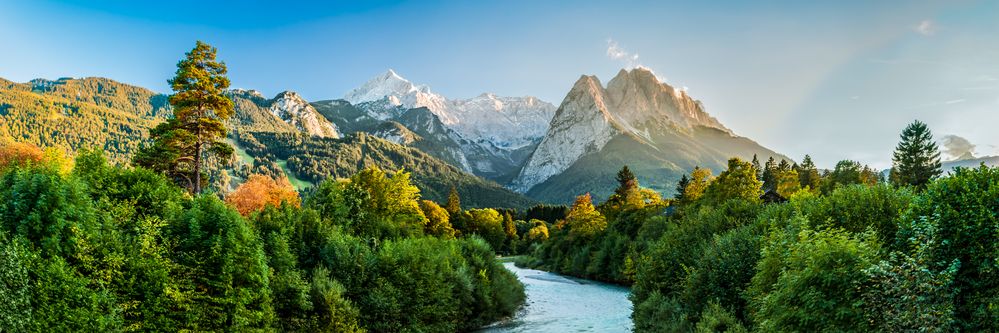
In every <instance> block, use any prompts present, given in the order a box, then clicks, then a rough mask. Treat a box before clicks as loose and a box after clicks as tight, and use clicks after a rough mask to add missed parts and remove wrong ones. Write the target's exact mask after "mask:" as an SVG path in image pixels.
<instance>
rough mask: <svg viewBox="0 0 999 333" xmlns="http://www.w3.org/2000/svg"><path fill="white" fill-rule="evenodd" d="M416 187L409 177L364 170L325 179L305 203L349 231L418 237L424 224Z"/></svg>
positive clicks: (384, 236) (376, 170)
mask: <svg viewBox="0 0 999 333" xmlns="http://www.w3.org/2000/svg"><path fill="white" fill-rule="evenodd" d="M419 198H420V195H419V188H417V187H416V186H413V185H412V184H411V183H410V181H409V174H408V173H406V172H402V171H400V172H397V173H395V174H394V175H391V176H389V175H387V174H386V173H385V172H383V171H381V170H380V169H378V168H370V169H366V170H364V171H362V172H360V173H358V174H356V175H354V176H352V177H351V178H350V179H349V180H332V179H330V180H327V181H325V182H323V183H322V184H320V185H319V186H318V187H317V188H316V189H315V190H314V191H313V194H312V195H311V196H310V197H309V198H307V200H306V202H305V204H306V206H309V207H311V208H313V209H315V210H317V211H318V212H319V213H320V214H321V215H322V216H325V217H327V218H328V219H329V220H331V221H332V222H333V223H334V224H336V225H339V226H341V227H343V228H345V229H346V230H348V231H349V232H351V233H353V234H356V235H359V236H362V237H374V238H377V239H386V238H399V237H409V236H415V235H422V234H423V229H424V228H425V226H426V225H427V218H426V217H425V216H424V215H423V211H422V210H421V209H420V204H419V201H418V200H419Z"/></svg>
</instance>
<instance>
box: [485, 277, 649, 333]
mask: <svg viewBox="0 0 999 333" xmlns="http://www.w3.org/2000/svg"><path fill="white" fill-rule="evenodd" d="M504 265H505V266H506V268H507V269H509V270H510V271H512V272H514V273H516V274H517V277H518V278H520V281H521V282H523V283H524V287H525V289H526V290H525V291H526V292H527V304H526V305H525V307H524V308H523V309H522V310H521V311H520V312H519V313H518V314H517V315H516V316H515V317H514V318H511V319H510V320H507V321H504V322H500V323H497V324H494V325H492V326H490V327H487V328H485V329H482V330H480V331H479V332H546V333H547V332H630V331H631V318H630V317H629V316H631V302H629V301H628V292H629V290H628V288H625V287H621V286H615V285H610V284H605V283H599V282H594V281H588V280H579V279H569V278H566V277H563V276H561V275H558V274H552V273H548V272H544V271H539V270H533V269H523V268H517V267H516V266H514V265H513V263H505V264H504Z"/></svg>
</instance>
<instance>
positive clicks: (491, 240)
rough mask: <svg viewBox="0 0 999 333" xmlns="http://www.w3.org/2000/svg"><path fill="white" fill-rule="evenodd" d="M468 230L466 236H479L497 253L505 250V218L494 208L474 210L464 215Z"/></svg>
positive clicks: (465, 232) (465, 231) (463, 218)
mask: <svg viewBox="0 0 999 333" xmlns="http://www.w3.org/2000/svg"><path fill="white" fill-rule="evenodd" d="M462 215H463V216H462V220H463V221H464V225H465V227H466V229H465V230H464V231H462V233H463V234H465V235H479V237H482V239H483V240H485V241H486V243H488V244H489V246H491V247H492V249H493V250H495V251H500V250H502V249H503V243H504V241H505V240H506V232H505V231H504V230H503V216H500V214H499V212H497V211H496V210H495V209H492V208H481V209H472V210H468V211H466V212H464V213H463V214H462Z"/></svg>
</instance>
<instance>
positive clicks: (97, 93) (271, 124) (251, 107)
mask: <svg viewBox="0 0 999 333" xmlns="http://www.w3.org/2000/svg"><path fill="white" fill-rule="evenodd" d="M229 96H230V97H231V98H232V99H233V101H234V102H235V106H236V114H235V116H234V117H233V118H232V119H230V128H231V129H232V130H231V131H230V139H231V140H230V142H232V143H235V144H236V145H235V146H236V148H237V150H236V151H237V155H238V156H239V157H240V158H237V159H235V162H231V163H228V164H225V168H223V169H222V170H223V171H222V172H220V173H218V174H213V175H211V176H212V178H213V183H214V184H217V185H216V186H218V187H219V188H220V189H221V190H223V191H225V190H228V189H232V188H235V186H236V185H238V184H239V183H241V182H242V180H243V179H244V178H245V177H246V176H247V175H249V174H250V173H254V172H255V173H260V172H264V173H284V174H286V175H287V176H288V177H289V178H290V179H291V180H292V182H293V184H295V185H296V186H298V187H300V188H304V187H309V186H311V185H313V184H316V183H318V182H320V181H322V180H323V179H325V178H327V177H342V176H344V175H350V174H353V173H354V172H356V171H358V170H360V169H363V168H364V167H365V166H371V165H376V166H379V167H381V168H383V169H386V170H399V169H406V170H408V171H411V172H413V178H414V182H415V183H417V184H418V185H419V186H420V188H421V189H423V191H424V196H425V197H427V198H428V199H431V200H435V201H438V202H440V201H443V200H444V199H445V198H446V195H447V193H448V190H449V188H450V187H452V186H454V187H455V188H456V189H457V190H458V192H459V193H460V194H461V196H462V198H463V200H466V203H467V204H468V205H469V206H472V207H478V206H486V205H489V204H493V203H496V202H503V203H506V204H507V205H509V206H511V207H512V208H523V207H527V206H530V205H533V204H536V203H538V202H545V203H557V204H563V203H568V202H570V201H571V200H572V199H573V198H574V197H575V196H576V195H579V194H582V193H587V192H589V193H592V195H593V196H594V197H595V198H597V199H598V200H602V199H605V198H607V197H608V196H609V195H610V191H609V189H611V188H613V186H612V185H613V184H614V181H615V180H614V174H615V172H616V171H617V170H619V169H620V168H621V166H622V165H625V164H627V165H628V166H629V167H630V168H631V169H632V170H634V172H635V174H636V175H637V176H638V178H639V180H640V182H641V183H642V184H646V185H647V186H649V187H650V188H652V189H654V190H657V191H659V192H662V193H665V194H672V191H673V187H674V185H675V184H676V182H677V181H678V179H679V178H680V176H681V175H682V174H684V173H686V172H688V171H689V170H690V169H692V168H694V167H695V166H699V167H702V168H709V169H711V170H714V171H721V170H723V169H724V166H725V163H726V161H727V160H728V158H730V157H733V156H735V157H741V158H744V159H747V160H748V159H751V158H752V157H753V156H754V155H755V156H757V157H758V158H760V159H764V160H765V159H767V158H769V157H773V158H775V159H778V160H779V159H786V160H791V159H790V158H788V157H786V156H784V155H781V154H779V153H776V152H774V151H772V150H770V149H767V148H766V147H763V146H761V145H759V144H757V143H756V142H754V141H753V140H750V139H748V138H745V137H741V136H738V135H736V134H735V133H733V131H732V130H730V129H729V128H727V127H725V126H724V125H723V124H721V123H720V122H719V121H718V120H717V119H715V118H714V117H712V116H711V115H709V114H708V113H707V112H706V111H705V110H704V106H703V105H702V104H701V102H700V101H697V100H695V99H693V98H692V97H691V96H689V95H687V93H686V92H685V91H684V90H681V89H677V88H674V87H672V86H670V85H668V84H666V83H664V82H661V81H660V80H659V79H657V78H656V76H655V74H654V73H653V72H652V71H650V70H648V69H646V68H642V67H638V68H634V69H630V70H621V71H620V72H619V73H618V74H617V75H616V76H615V77H614V78H612V79H611V80H610V81H608V83H607V85H606V86H604V85H603V84H602V83H601V82H600V80H599V79H598V78H597V77H595V76H587V75H584V76H581V77H580V78H579V80H577V81H576V83H575V84H573V85H572V86H571V87H570V89H569V91H568V93H567V94H566V96H565V98H564V99H563V100H562V102H561V104H559V106H558V107H556V106H555V105H553V104H550V103H548V102H545V101H542V100H539V99H538V98H535V97H530V96H525V97H503V96H497V95H495V94H491V93H483V94H481V95H478V96H475V97H472V98H468V99H452V98H448V97H445V96H442V95H440V94H437V93H435V92H433V91H432V90H431V89H430V88H429V87H427V86H425V85H418V84H414V83H412V82H410V81H409V80H406V79H405V78H403V77H402V76H400V75H399V74H397V73H396V72H395V71H393V70H388V71H386V72H385V73H384V74H381V75H378V76H375V77H374V78H372V79H371V80H369V81H368V82H366V83H364V84H362V85H360V86H359V87H358V88H355V89H353V90H351V91H349V92H347V93H346V94H345V95H344V96H343V97H342V98H338V99H330V100H321V101H314V102H309V101H306V100H305V99H303V98H302V97H301V96H300V95H299V94H297V93H295V92H291V91H285V92H282V93H279V94H277V96H275V97H273V98H267V97H265V96H264V95H263V94H261V93H260V92H257V91H254V90H246V89H233V90H230V92H229ZM166 100H167V96H166V95H163V94H159V93H156V92H153V91H150V90H148V89H145V88H141V87H136V86H131V85H128V84H124V83H119V82H115V81H113V80H110V79H106V78H83V79H74V78H61V79H58V80H54V81H53V80H44V79H36V80H32V81H30V82H27V83H14V82H10V81H7V80H3V79H0V136H11V137H14V138H17V139H18V140H23V141H26V142H29V143H33V144H36V145H40V146H61V147H66V148H68V149H70V150H78V149H82V148H98V149H101V150H104V151H105V152H106V154H107V155H108V156H109V158H110V159H111V160H113V161H116V162H119V163H125V162H127V161H128V156H130V155H131V154H132V153H133V152H134V151H135V150H136V149H137V148H138V147H140V146H141V145H143V144H146V143H147V141H146V140H148V139H147V138H148V135H147V133H148V132H149V130H150V129H151V128H152V127H153V126H155V125H156V124H157V123H159V122H162V121H163V120H164V119H166V117H168V116H169V115H170V114H171V112H170V106H169V104H168V103H167V102H166ZM65 128H75V129H78V130H77V131H64V129H65ZM71 132H72V133H71ZM73 133H75V134H73ZM81 133H82V134H81ZM219 163H221V162H219Z"/></svg>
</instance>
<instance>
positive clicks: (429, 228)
mask: <svg viewBox="0 0 999 333" xmlns="http://www.w3.org/2000/svg"><path fill="white" fill-rule="evenodd" d="M420 210H421V211H423V215H424V216H426V217H427V224H426V227H425V228H424V229H423V233H424V234H427V235H431V236H436V237H440V238H443V239H451V238H454V237H455V230H454V228H453V227H452V226H451V215H450V214H448V211H447V210H445V209H444V208H443V207H441V206H439V205H437V203H435V202H433V201H430V200H420Z"/></svg>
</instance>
